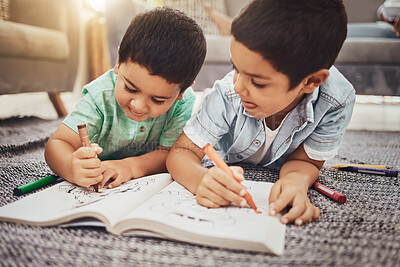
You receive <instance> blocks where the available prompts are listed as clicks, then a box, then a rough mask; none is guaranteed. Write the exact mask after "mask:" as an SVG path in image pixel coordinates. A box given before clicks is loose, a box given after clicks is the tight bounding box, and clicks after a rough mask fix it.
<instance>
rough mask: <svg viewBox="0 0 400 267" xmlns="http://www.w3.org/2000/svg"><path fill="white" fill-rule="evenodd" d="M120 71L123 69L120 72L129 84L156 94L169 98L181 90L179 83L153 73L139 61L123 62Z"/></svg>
mask: <svg viewBox="0 0 400 267" xmlns="http://www.w3.org/2000/svg"><path fill="white" fill-rule="evenodd" d="M119 71H121V73H119V74H120V75H121V77H122V79H123V80H124V81H125V82H126V83H127V84H128V85H130V86H131V87H134V88H135V89H137V90H139V91H143V92H146V93H149V94H150V93H151V94H152V95H154V96H159V97H162V98H169V97H171V95H172V94H175V92H177V91H180V85H179V84H174V83H169V82H168V81H167V80H166V79H164V78H163V77H161V76H159V75H153V74H151V73H150V71H149V70H148V69H147V68H146V67H144V66H141V65H139V64H138V63H132V62H127V63H123V64H121V66H120V69H119Z"/></svg>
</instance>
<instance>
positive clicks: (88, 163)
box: [81, 158, 101, 171]
mask: <svg viewBox="0 0 400 267" xmlns="http://www.w3.org/2000/svg"><path fill="white" fill-rule="evenodd" d="M100 165H101V161H100V160H99V159H98V158H88V159H83V160H82V161H81V166H82V168H84V169H97V168H98V169H100ZM100 171H101V169H100Z"/></svg>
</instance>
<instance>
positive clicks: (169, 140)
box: [160, 88, 195, 147]
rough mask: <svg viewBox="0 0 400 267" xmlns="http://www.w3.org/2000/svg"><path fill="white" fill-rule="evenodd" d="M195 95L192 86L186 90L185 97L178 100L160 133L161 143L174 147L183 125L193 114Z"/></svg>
mask: <svg viewBox="0 0 400 267" xmlns="http://www.w3.org/2000/svg"><path fill="white" fill-rule="evenodd" d="M194 101H195V95H194V92H193V90H192V88H189V89H187V90H186V92H185V94H184V95H183V98H182V99H181V100H178V101H177V104H176V106H175V107H174V108H173V109H172V110H171V114H168V115H167V121H166V125H165V127H164V130H163V132H162V133H161V135H160V145H161V146H164V147H172V145H173V144H174V143H175V141H176V140H177V139H178V137H179V135H181V133H182V131H183V127H184V126H185V124H186V122H187V121H188V120H189V119H190V116H191V114H192V110H193V105H194Z"/></svg>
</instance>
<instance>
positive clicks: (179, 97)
mask: <svg viewBox="0 0 400 267" xmlns="http://www.w3.org/2000/svg"><path fill="white" fill-rule="evenodd" d="M195 83H196V82H193V83H192V84H191V85H190V86H189V87H191V86H193V85H194V84H195ZM189 87H188V88H189ZM188 88H185V90H183V91H182V92H181V93H179V95H178V97H177V98H176V100H181V99H182V98H183V94H184V93H185V91H186V90H187V89H188Z"/></svg>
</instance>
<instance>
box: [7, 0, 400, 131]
mask: <svg viewBox="0 0 400 267" xmlns="http://www.w3.org/2000/svg"><path fill="white" fill-rule="evenodd" d="M247 2H248V1H247V0H185V1H184V0H147V1H145V0H0V107H1V108H0V119H7V118H12V117H24V116H36V117H40V118H43V119H57V118H59V117H64V116H65V115H66V114H68V112H70V111H72V109H73V108H74V106H75V104H76V102H77V100H78V99H79V97H80V93H81V89H82V87H83V85H84V84H86V83H88V82H90V81H91V80H93V79H95V78H97V77H98V76H100V75H101V74H103V73H104V72H105V71H106V70H108V69H110V68H111V67H113V65H114V63H115V61H116V56H117V49H118V44H119V42H120V40H121V38H122V36H123V34H124V32H125V30H126V28H127V26H128V25H129V23H130V20H131V19H132V17H133V16H134V15H135V14H137V13H139V12H141V11H144V10H146V9H150V8H154V7H159V6H169V7H173V8H178V9H181V10H182V11H184V12H186V13H187V14H189V15H190V16H192V17H193V18H194V19H195V20H196V21H197V22H198V23H199V24H200V25H201V26H202V27H203V29H204V32H205V34H206V36H207V56H206V61H205V63H204V66H203V68H202V70H201V72H200V74H199V76H198V77H197V79H196V85H195V86H194V89H195V91H196V97H197V102H196V105H197V107H198V106H199V104H200V102H201V100H202V98H203V97H204V95H205V94H206V92H207V90H209V88H210V87H212V85H213V82H214V81H215V80H217V79H220V78H222V77H223V76H224V75H225V74H226V73H227V72H228V71H230V70H231V64H230V61H229V41H230V36H229V21H230V19H232V18H233V17H234V16H236V14H238V13H239V12H240V10H241V8H242V7H243V6H244V5H245V4H246V3H247ZM344 3H345V6H346V9H347V13H348V19H349V32H348V38H347V39H346V41H345V44H344V46H343V48H342V50H341V52H340V54H339V56H338V58H337V61H336V63H335V65H336V66H337V67H338V69H339V70H340V71H341V72H342V73H343V74H344V75H345V76H346V78H347V79H349V80H350V82H351V83H352V84H353V85H354V87H355V89H356V92H357V102H356V105H355V108H354V113H353V117H352V121H351V122H350V126H349V129H353V130H374V131H400V38H399V37H396V36H395V35H394V34H393V36H386V35H384V34H383V33H384V31H387V29H391V28H392V25H390V24H389V23H386V22H383V21H380V18H379V17H378V15H377V10H378V8H379V7H380V6H381V5H382V4H383V3H384V0H345V1H344ZM365 29H367V32H370V33H371V32H373V33H374V34H375V33H376V34H375V35H369V34H365V32H366V31H365ZM371 29H372V30H371ZM183 38H184V37H183Z"/></svg>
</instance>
